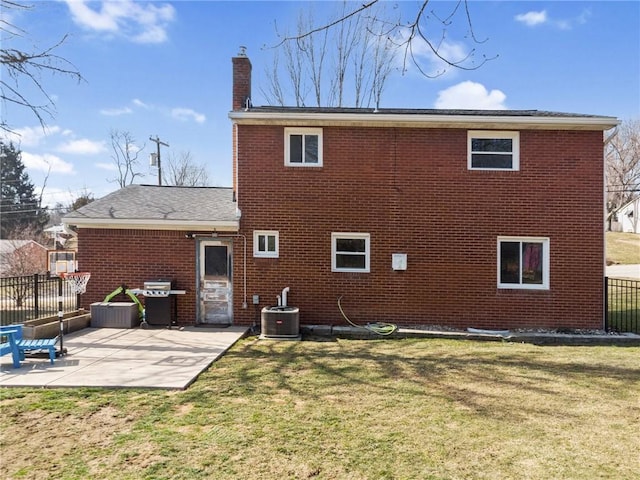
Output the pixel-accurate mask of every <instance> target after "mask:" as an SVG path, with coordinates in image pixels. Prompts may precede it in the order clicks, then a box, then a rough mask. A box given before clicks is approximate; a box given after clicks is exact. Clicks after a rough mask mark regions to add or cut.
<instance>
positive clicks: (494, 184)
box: [64, 54, 618, 329]
mask: <svg viewBox="0 0 640 480" xmlns="http://www.w3.org/2000/svg"><path fill="white" fill-rule="evenodd" d="M232 62H233V79H234V82H233V92H232V111H231V112H230V114H229V117H230V119H231V121H232V124H233V177H234V178H233V187H232V188H231V189H206V188H205V189H202V188H200V189H199V188H178V187H151V186H130V187H127V188H125V189H123V190H120V191H118V192H114V193H113V194H110V195H108V196H106V197H104V198H103V199H99V200H96V201H95V202H93V203H91V204H89V205H87V206H85V207H83V208H82V209H80V210H79V211H77V212H74V213H72V214H70V215H68V216H67V217H65V219H64V222H65V223H67V224H71V225H77V226H78V227H79V235H78V258H79V268H80V270H88V271H91V272H92V279H91V281H90V282H89V286H88V290H87V293H86V294H85V295H83V303H91V302H94V301H100V300H102V298H103V297H104V295H105V294H106V293H109V292H110V291H111V290H113V288H115V287H117V286H118V285H120V284H121V283H126V284H127V285H129V286H139V284H140V283H141V282H143V281H144V280H145V279H147V278H150V277H171V278H173V279H175V280H176V283H177V287H178V288H182V289H185V290H187V294H186V295H184V296H183V297H180V298H179V299H178V323H181V324H192V323H197V324H210V323H212V324H220V323H225V324H228V323H231V322H233V323H235V324H240V325H250V324H252V323H259V319H260V309H261V308H262V307H264V306H267V305H274V304H276V301H277V300H276V299H277V296H278V295H279V294H280V292H281V291H282V289H283V288H284V287H289V289H290V290H289V295H288V300H289V301H288V303H289V304H290V305H295V306H297V307H299V309H300V322H301V323H302V324H332V325H344V320H343V318H342V316H341V314H340V312H339V309H338V306H337V299H338V298H339V297H342V306H343V307H344V309H345V311H346V312H347V313H348V315H349V317H350V318H351V319H352V320H354V321H356V322H361V323H364V322H373V321H391V322H395V323H397V324H400V325H449V326H455V327H477V328H500V329H502V328H518V327H567V328H601V327H602V321H603V298H602V295H603V276H604V232H603V228H602V222H603V218H604V217H603V215H604V202H603V199H604V178H603V171H604V167H603V131H605V130H607V129H609V128H612V127H614V126H615V125H617V123H618V121H617V120H616V119H615V118H612V117H602V116H592V115H577V114H562V113H553V112H540V111H535V110H531V111H511V110H505V111H470V110H446V111H445V110H423V109H381V110H371V109H333V108H283V107H254V106H252V104H251V63H250V61H249V59H248V58H247V57H246V56H245V55H242V54H241V55H238V56H237V57H235V58H233V61H232Z"/></svg>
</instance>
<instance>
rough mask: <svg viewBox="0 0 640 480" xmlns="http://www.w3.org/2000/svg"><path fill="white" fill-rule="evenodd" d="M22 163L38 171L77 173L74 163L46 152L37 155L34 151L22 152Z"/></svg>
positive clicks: (65, 173)
mask: <svg viewBox="0 0 640 480" xmlns="http://www.w3.org/2000/svg"><path fill="white" fill-rule="evenodd" d="M22 163H24V166H25V167H27V168H29V169H31V170H36V171H41V172H51V173H60V174H64V175H70V174H75V173H76V172H75V170H74V169H73V165H72V164H71V163H69V162H65V161H64V160H62V159H61V158H60V157H57V156H55V155H51V154H49V153H45V154H44V155H36V154H33V153H28V152H22Z"/></svg>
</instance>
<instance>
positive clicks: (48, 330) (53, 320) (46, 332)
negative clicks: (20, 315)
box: [22, 310, 91, 339]
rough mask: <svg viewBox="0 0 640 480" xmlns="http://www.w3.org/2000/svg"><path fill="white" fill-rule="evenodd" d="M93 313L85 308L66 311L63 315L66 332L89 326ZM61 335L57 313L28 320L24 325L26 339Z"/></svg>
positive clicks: (23, 332)
mask: <svg viewBox="0 0 640 480" xmlns="http://www.w3.org/2000/svg"><path fill="white" fill-rule="evenodd" d="M90 321H91V315H90V314H89V313H87V312H85V311H84V310H79V311H76V312H69V313H66V314H65V315H64V316H63V317H62V322H63V324H64V333H71V332H75V331H77V330H82V329H83V328H87V327H88V326H89V323H90ZM58 335H60V320H59V319H58V317H57V316H56V315H52V316H50V317H42V318H37V319H35V320H28V321H26V322H25V323H24V324H23V326H22V337H23V338H25V339H38V338H54V337H57V336H58Z"/></svg>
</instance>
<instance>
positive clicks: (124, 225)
mask: <svg viewBox="0 0 640 480" xmlns="http://www.w3.org/2000/svg"><path fill="white" fill-rule="evenodd" d="M62 222H63V223H64V224H65V225H73V226H75V227H77V228H104V229H109V230H122V229H136V230H190V231H191V230H193V231H211V230H218V231H225V232H237V231H238V230H239V228H240V222H239V221H238V220H227V221H215V222H204V221H189V220H162V221H158V220H155V219H154V220H144V219H114V218H77V217H76V218H65V219H63V220H62Z"/></svg>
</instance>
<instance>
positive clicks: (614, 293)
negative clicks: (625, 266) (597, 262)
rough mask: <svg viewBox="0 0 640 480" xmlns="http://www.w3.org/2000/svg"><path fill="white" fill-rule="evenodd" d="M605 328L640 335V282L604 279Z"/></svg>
mask: <svg viewBox="0 0 640 480" xmlns="http://www.w3.org/2000/svg"><path fill="white" fill-rule="evenodd" d="M604 291H605V295H604V302H605V322H604V324H605V328H606V330H607V331H613V332H632V333H640V281H638V280H624V279H621V278H609V277H604Z"/></svg>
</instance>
